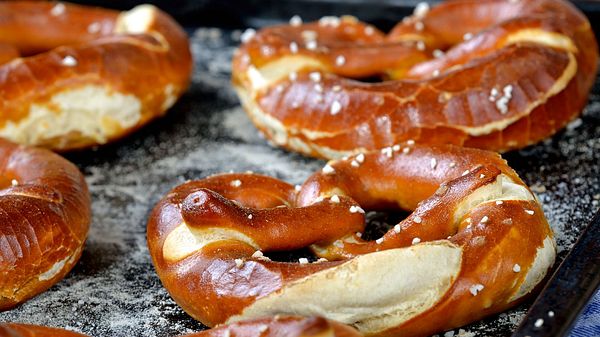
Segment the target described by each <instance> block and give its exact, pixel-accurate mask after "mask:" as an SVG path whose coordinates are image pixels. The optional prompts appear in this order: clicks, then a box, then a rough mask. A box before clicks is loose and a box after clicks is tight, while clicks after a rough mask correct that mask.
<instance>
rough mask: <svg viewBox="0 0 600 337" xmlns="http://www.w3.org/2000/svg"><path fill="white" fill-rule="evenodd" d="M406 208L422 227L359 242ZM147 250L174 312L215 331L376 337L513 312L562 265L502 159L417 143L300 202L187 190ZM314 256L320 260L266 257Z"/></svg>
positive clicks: (241, 183) (294, 197)
mask: <svg viewBox="0 0 600 337" xmlns="http://www.w3.org/2000/svg"><path fill="white" fill-rule="evenodd" d="M398 208H399V209H405V210H412V214H410V216H408V217H407V218H406V219H404V220H403V221H401V222H400V223H398V224H397V225H395V226H394V227H393V228H391V229H390V230H389V231H388V232H387V233H386V234H385V235H384V236H383V237H381V238H379V239H377V240H375V241H365V240H363V239H362V238H361V235H360V233H362V232H363V230H364V228H365V220H364V213H365V211H364V210H367V209H368V210H379V209H385V210H390V209H398ZM148 245H149V248H150V253H151V255H152V258H153V262H154V264H155V267H156V270H157V272H158V274H159V276H160V278H161V280H162V282H163V284H164V286H165V287H166V288H167V290H168V291H169V292H170V293H171V295H172V296H173V298H174V299H175V301H176V302H177V303H178V304H179V305H181V306H182V307H183V309H184V310H185V311H187V312H188V313H189V314H190V315H192V316H193V317H195V318H196V319H198V320H200V321H201V322H202V323H204V324H206V325H208V326H214V325H216V324H220V323H224V322H227V323H230V322H235V321H238V320H242V319H248V318H257V317H264V316H269V315H277V314H284V315H302V316H323V317H325V318H328V319H332V320H336V321H339V322H342V323H345V324H348V325H351V326H354V327H355V328H357V329H358V330H359V331H360V332H362V333H363V334H365V335H374V336H392V335H393V336H412V335H426V334H431V333H434V332H438V331H441V330H444V329H450V328H454V327H457V326H461V325H464V324H466V323H469V322H471V321H474V320H477V319H479V318H481V317H483V316H486V315H489V314H492V313H496V312H499V311H501V310H504V309H506V308H507V307H509V306H511V305H514V304H515V303H516V302H517V301H519V300H520V299H522V298H523V297H524V296H525V295H526V294H528V293H529V292H531V291H532V290H533V288H534V287H535V286H536V285H537V284H538V283H539V282H540V281H541V280H542V279H543V277H544V276H545V274H546V272H547V270H548V268H550V266H551V265H552V264H553V261H554V257H555V244H554V240H553V236H552V232H551V230H550V228H549V226H548V223H547V221H546V219H545V218H544V215H543V212H542V209H541V208H540V205H539V203H538V202H537V201H536V199H535V198H534V196H533V195H532V193H531V192H530V190H529V189H528V188H527V187H526V186H525V184H524V183H523V182H522V181H521V179H519V177H518V176H517V175H516V173H515V172H514V171H513V170H512V169H511V168H510V167H509V166H507V164H506V163H505V161H504V160H502V158H501V157H500V156H499V155H497V154H495V153H491V152H486V151H481V150H475V149H466V148H459V147H453V146H440V147H433V148H431V147H425V146H420V145H414V144H413V143H412V142H409V143H404V144H399V145H396V146H393V147H390V148H384V149H382V150H381V151H376V152H369V153H364V154H362V153H361V154H358V155H355V156H353V157H349V158H343V159H341V160H335V161H330V162H329V163H328V164H327V165H326V166H325V167H324V168H323V169H322V170H321V171H319V172H317V173H315V174H314V175H312V176H311V177H310V178H309V179H308V180H307V181H306V182H305V183H304V184H303V185H302V186H301V187H300V188H298V191H296V189H295V188H294V187H293V186H291V185H289V184H287V183H285V182H282V181H280V180H277V179H274V178H271V177H266V176H261V175H257V174H251V173H246V174H223V175H216V176H211V177H208V178H206V179H202V180H198V181H192V182H188V183H185V184H183V185H181V186H178V187H176V188H175V189H173V190H172V191H171V192H170V193H169V194H168V195H167V196H165V197H164V198H163V199H162V200H161V201H160V202H159V203H158V205H157V206H156V207H155V209H154V211H153V213H152V215H151V217H150V220H149V224H148ZM307 246H308V247H310V248H311V249H312V251H313V252H314V253H315V255H316V256H317V257H319V260H317V261H315V262H309V260H308V259H306V258H302V259H300V260H299V263H289V262H275V261H271V260H270V259H269V258H268V257H266V256H265V254H267V253H269V252H274V251H282V250H295V249H299V248H303V247H307Z"/></svg>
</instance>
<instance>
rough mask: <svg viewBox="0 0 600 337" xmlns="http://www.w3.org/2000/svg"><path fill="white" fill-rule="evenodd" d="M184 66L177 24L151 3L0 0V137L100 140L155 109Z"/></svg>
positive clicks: (66, 143)
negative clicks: (105, 5)
mask: <svg viewBox="0 0 600 337" xmlns="http://www.w3.org/2000/svg"><path fill="white" fill-rule="evenodd" d="M191 70H192V57H191V53H190V50H189V45H188V40H187V36H186V34H185V32H184V31H183V29H182V28H181V27H180V26H179V25H178V24H177V23H176V22H175V21H174V20H173V19H172V18H171V17H169V16H168V15H167V14H166V13H164V12H162V11H160V10H159V9H157V8H155V7H154V6H151V5H141V6H138V7H136V8H134V9H132V10H130V11H127V12H118V11H114V10H106V9H101V8H93V7H85V6H78V5H72V4H63V3H61V2H55V3H53V2H39V1H3V2H0V92H1V93H2V94H1V96H0V97H1V99H2V105H1V106H0V111H1V112H2V116H1V117H0V137H3V138H7V139H10V140H12V141H15V142H18V143H21V144H28V145H37V146H44V147H48V148H52V149H57V150H70V149H75V148H82V147H89V146H93V145H98V144H104V143H106V142H108V141H111V140H114V139H117V138H121V137H123V136H125V135H126V134H128V133H130V132H132V131H134V130H136V129H137V128H139V127H141V126H142V125H144V124H146V123H148V122H149V121H150V120H152V119H154V118H156V117H158V116H160V115H162V114H164V112H165V111H166V110H167V109H169V108H170V107H171V106H172V105H173V104H174V103H175V101H176V100H177V98H178V97H179V96H180V95H181V94H182V93H183V92H184V91H185V89H186V88H187V86H188V84H189V80H190V77H191Z"/></svg>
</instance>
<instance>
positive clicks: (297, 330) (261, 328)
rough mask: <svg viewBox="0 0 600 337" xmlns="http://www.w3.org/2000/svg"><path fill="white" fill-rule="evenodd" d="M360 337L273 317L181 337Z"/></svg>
mask: <svg viewBox="0 0 600 337" xmlns="http://www.w3.org/2000/svg"><path fill="white" fill-rule="evenodd" d="M226 336H234V337H256V336H261V337H309V336H313V337H316V336H330V337H360V336H362V335H361V334H360V333H358V332H357V331H356V330H355V329H353V328H351V327H349V326H347V325H344V324H340V323H337V322H333V321H328V320H326V319H323V318H320V317H297V316H285V317H280V316H277V317H272V318H261V319H254V320H249V321H244V322H239V323H233V324H229V325H223V326H219V327H217V328H214V329H211V330H207V331H202V332H198V333H194V334H189V335H185V336H182V337H226ZM0 337H86V335H82V334H78V333H75V332H71V331H68V330H63V329H56V328H48V327H43V326H35V325H27V324H18V323H3V324H0Z"/></svg>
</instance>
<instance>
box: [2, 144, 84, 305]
mask: <svg viewBox="0 0 600 337" xmlns="http://www.w3.org/2000/svg"><path fill="white" fill-rule="evenodd" d="M90 213H91V211H90V196H89V193H88V188H87V185H86V183H85V180H84V178H83V175H82V174H81V173H80V172H79V170H78V169H77V167H75V165H73V164H71V163H70V162H68V161H67V160H66V159H64V158H62V157H60V156H58V155H57V154H54V153H52V152H50V151H48V150H42V149H35V148H30V147H25V146H20V145H16V144H14V143H11V142H8V141H6V140H3V139H0V311H1V310H6V309H10V308H11V307H13V306H15V305H18V304H19V303H22V302H23V301H26V300H28V299H29V298H31V297H33V296H35V295H37V294H39V293H40V292H42V291H44V290H46V289H48V288H50V287H51V286H52V285H54V284H55V283H56V282H58V281H60V280H61V279H62V278H63V277H64V276H65V275H66V274H67V273H68V272H69V271H70V270H71V268H73V266H74V265H75V264H76V263H77V261H78V260H79V257H80V256H81V252H82V250H83V245H84V243H85V239H86V237H87V233H88V227H89V223H90Z"/></svg>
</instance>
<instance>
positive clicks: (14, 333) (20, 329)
mask: <svg viewBox="0 0 600 337" xmlns="http://www.w3.org/2000/svg"><path fill="white" fill-rule="evenodd" d="M0 337H88V336H86V335H82V334H79V333H76V332H72V331H69V330H63V329H57V328H49V327H44V326H37V325H29V324H19V323H2V324H0Z"/></svg>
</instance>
